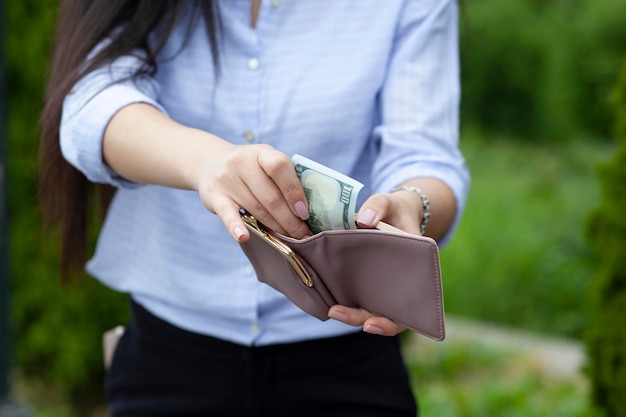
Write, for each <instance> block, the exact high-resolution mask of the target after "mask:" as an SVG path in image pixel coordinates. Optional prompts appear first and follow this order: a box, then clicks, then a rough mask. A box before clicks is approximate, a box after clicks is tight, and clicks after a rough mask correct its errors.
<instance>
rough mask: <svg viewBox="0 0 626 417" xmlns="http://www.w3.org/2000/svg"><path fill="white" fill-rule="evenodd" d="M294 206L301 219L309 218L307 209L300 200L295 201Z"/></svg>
mask: <svg viewBox="0 0 626 417" xmlns="http://www.w3.org/2000/svg"><path fill="white" fill-rule="evenodd" d="M294 208H295V209H296V213H298V217H300V218H301V219H302V220H306V219H308V218H309V210H307V209H306V205H305V204H304V202H302V201H298V202H296V204H294Z"/></svg>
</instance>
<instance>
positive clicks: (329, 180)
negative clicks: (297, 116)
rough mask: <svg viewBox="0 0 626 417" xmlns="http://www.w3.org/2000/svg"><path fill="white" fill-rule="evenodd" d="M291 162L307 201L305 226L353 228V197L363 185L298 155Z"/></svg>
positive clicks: (314, 231)
mask: <svg viewBox="0 0 626 417" xmlns="http://www.w3.org/2000/svg"><path fill="white" fill-rule="evenodd" d="M291 161H292V162H293V165H294V167H295V169H296V174H298V178H299V179H300V183H301V184H302V187H303V188H304V193H305V194H306V198H307V201H308V203H309V214H310V217H309V219H308V220H307V224H308V226H309V229H311V231H312V232H313V233H319V232H321V231H323V230H333V229H340V230H341V229H343V230H350V229H356V228H357V227H356V223H355V221H354V213H355V209H356V200H357V197H358V195H359V191H361V189H362V188H363V184H361V183H360V182H358V181H357V180H355V179H353V178H350V177H348V176H347V175H343V174H341V173H340V172H337V171H335V170H333V169H330V168H328V167H326V166H324V165H322V164H319V163H317V162H315V161H312V160H310V159H308V158H305V157H303V156H301V155H298V154H296V155H294V156H293V157H292V158H291Z"/></svg>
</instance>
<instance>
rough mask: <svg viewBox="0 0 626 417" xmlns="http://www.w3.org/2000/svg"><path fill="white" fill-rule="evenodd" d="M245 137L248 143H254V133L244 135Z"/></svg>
mask: <svg viewBox="0 0 626 417" xmlns="http://www.w3.org/2000/svg"><path fill="white" fill-rule="evenodd" d="M243 137H244V138H245V139H246V142H248V143H252V142H254V133H252V132H246V133H244V135H243Z"/></svg>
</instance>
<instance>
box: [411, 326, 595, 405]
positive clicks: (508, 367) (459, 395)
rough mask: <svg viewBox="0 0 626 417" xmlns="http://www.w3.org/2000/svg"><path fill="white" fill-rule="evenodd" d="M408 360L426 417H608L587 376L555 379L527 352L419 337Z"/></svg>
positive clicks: (473, 342) (412, 346) (475, 342)
mask: <svg viewBox="0 0 626 417" xmlns="http://www.w3.org/2000/svg"><path fill="white" fill-rule="evenodd" d="M414 339H415V338H414ZM405 357H406V358H407V364H408V366H409V369H410V372H411V377H412V380H413V387H414V391H415V393H416V395H417V397H418V401H419V408H420V416H422V417H431V416H433V417H434V416H436V417H485V416H507V417H518V416H519V417H544V416H552V417H602V416H603V414H602V413H601V412H600V411H599V410H597V409H595V408H594V407H593V406H592V405H591V402H590V400H589V393H588V386H587V383H586V381H585V380H584V378H583V377H582V375H580V374H576V375H571V376H567V377H565V376H560V377H558V378H557V377H554V376H550V375H549V374H547V373H546V372H545V371H544V370H543V369H542V368H541V366H540V365H539V364H538V362H537V361H535V360H534V358H533V357H532V355H529V354H528V353H523V352H521V351H517V350H503V349H502V348H495V347H493V346H488V345H485V344H483V343H480V342H479V341H476V340H474V341H469V340H465V341H461V342H458V341H457V342H455V343H449V342H439V343H438V342H431V341H429V340H426V339H424V338H418V339H416V341H414V342H413V343H411V344H409V346H405Z"/></svg>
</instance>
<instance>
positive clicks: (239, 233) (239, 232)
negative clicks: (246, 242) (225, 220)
mask: <svg viewBox="0 0 626 417" xmlns="http://www.w3.org/2000/svg"><path fill="white" fill-rule="evenodd" d="M233 233H234V234H235V239H237V241H239V239H241V236H243V235H244V233H243V229H242V228H241V227H239V226H237V227H235V230H233Z"/></svg>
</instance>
